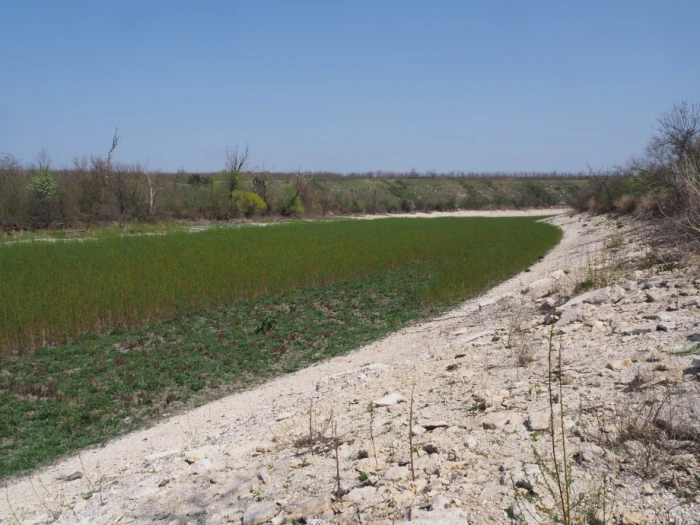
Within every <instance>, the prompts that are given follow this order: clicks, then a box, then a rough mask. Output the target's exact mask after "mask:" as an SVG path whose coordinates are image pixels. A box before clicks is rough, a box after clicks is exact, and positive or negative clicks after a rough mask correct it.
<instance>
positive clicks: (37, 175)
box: [27, 167, 58, 200]
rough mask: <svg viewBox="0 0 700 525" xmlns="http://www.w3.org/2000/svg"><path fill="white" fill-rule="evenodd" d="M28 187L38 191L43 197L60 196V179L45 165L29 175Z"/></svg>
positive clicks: (40, 196) (47, 198) (52, 197)
mask: <svg viewBox="0 0 700 525" xmlns="http://www.w3.org/2000/svg"><path fill="white" fill-rule="evenodd" d="M27 189H29V190H32V191H34V192H36V193H37V194H38V196H39V198H41V199H46V200H53V199H55V198H56V197H58V179H57V178H56V175H54V174H53V173H52V172H51V170H49V168H48V167H44V168H41V169H40V170H39V171H35V172H34V173H32V174H31V175H30V176H29V184H28V185H27Z"/></svg>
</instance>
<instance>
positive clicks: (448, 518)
mask: <svg viewBox="0 0 700 525" xmlns="http://www.w3.org/2000/svg"><path fill="white" fill-rule="evenodd" d="M396 525H468V516H467V511H465V510H461V509H444V510H436V511H433V512H428V513H427V514H425V515H418V513H416V515H415V517H414V513H413V512H411V521H399V522H397V523H396Z"/></svg>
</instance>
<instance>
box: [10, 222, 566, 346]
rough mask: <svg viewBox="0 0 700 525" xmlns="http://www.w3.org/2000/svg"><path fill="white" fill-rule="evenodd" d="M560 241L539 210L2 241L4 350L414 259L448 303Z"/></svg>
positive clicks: (431, 293)
mask: <svg viewBox="0 0 700 525" xmlns="http://www.w3.org/2000/svg"><path fill="white" fill-rule="evenodd" d="M558 239H559V232H558V230H557V229H556V228H554V227H553V226H550V225H546V224H535V223H534V221H533V220H532V219H530V218H508V219H497V220H494V219H483V218H469V219H466V218H439V219H426V220H418V219H384V220H379V221H347V220H345V221H333V222H307V223H291V224H283V225H275V226H267V227H259V228H255V227H248V228H239V229H226V228H217V229H212V230H208V231H204V232H199V233H196V234H195V233H187V232H178V233H172V234H166V235H157V236H127V237H123V236H115V237H111V238H110V237H107V238H102V239H99V240H96V241H85V242H61V243H27V244H18V245H10V246H4V247H3V246H0V349H1V350H2V351H4V352H5V353H8V352H10V351H13V350H16V351H20V352H24V351H28V350H32V349H34V348H37V347H39V346H44V345H46V344H60V343H65V342H66V341H68V340H70V339H71V338H74V337H76V336H78V335H80V334H84V333H93V332H103V331H105V330H108V329H110V328H115V327H130V326H136V325H139V324H143V323H144V322H147V321H153V320H163V319H168V318H171V317H173V316H175V315H182V314H188V313H192V312H196V311H197V310H199V309H202V308H207V307H213V306H219V305H224V304H228V303H231V302H233V301H237V300H242V299H243V300H250V299H254V298H257V297H262V296H269V295H275V294H280V293H285V292H289V291H291V290H296V289H300V288H308V287H314V286H322V285H326V284H329V283H333V282H338V281H342V280H344V279H349V278H352V277H360V276H362V277H367V276H372V275H376V274H378V273H380V272H383V271H386V270H389V269H392V268H398V267H400V266H402V265H406V264H409V263H427V262H437V263H439V270H438V271H437V272H436V273H435V275H434V277H433V278H432V279H431V282H430V284H429V286H428V289H427V290H426V292H425V298H424V299H425V300H427V301H429V302H433V303H435V302H443V301H450V300H454V299H458V298H463V297H465V296H466V295H467V294H469V293H471V292H473V291H475V290H479V289H482V288H483V287H484V286H487V285H488V284H489V283H492V282H495V281H498V280H501V279H503V278H504V277H505V276H508V275H510V274H512V273H513V272H514V271H517V270H520V269H522V268H523V267H525V266H526V265H528V264H530V263H531V262H532V261H533V260H535V259H536V258H537V256H538V255H540V254H542V253H543V252H544V251H545V250H546V249H547V248H549V247H550V246H552V244H553V243H554V242H556V241H557V240H558Z"/></svg>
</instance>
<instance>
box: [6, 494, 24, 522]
mask: <svg viewBox="0 0 700 525" xmlns="http://www.w3.org/2000/svg"><path fill="white" fill-rule="evenodd" d="M5 499H6V500H7V508H8V509H10V513H11V514H12V517H13V518H14V520H15V522H17V525H22V522H21V521H19V518H18V517H17V514H16V513H15V509H13V508H12V504H10V491H9V490H8V488H7V487H5Z"/></svg>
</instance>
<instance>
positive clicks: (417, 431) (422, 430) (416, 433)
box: [412, 425, 427, 436]
mask: <svg viewBox="0 0 700 525" xmlns="http://www.w3.org/2000/svg"><path fill="white" fill-rule="evenodd" d="M412 431H413V435H414V436H420V435H421V434H425V433H426V432H427V430H426V429H425V428H423V427H422V426H420V425H413V429H412Z"/></svg>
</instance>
